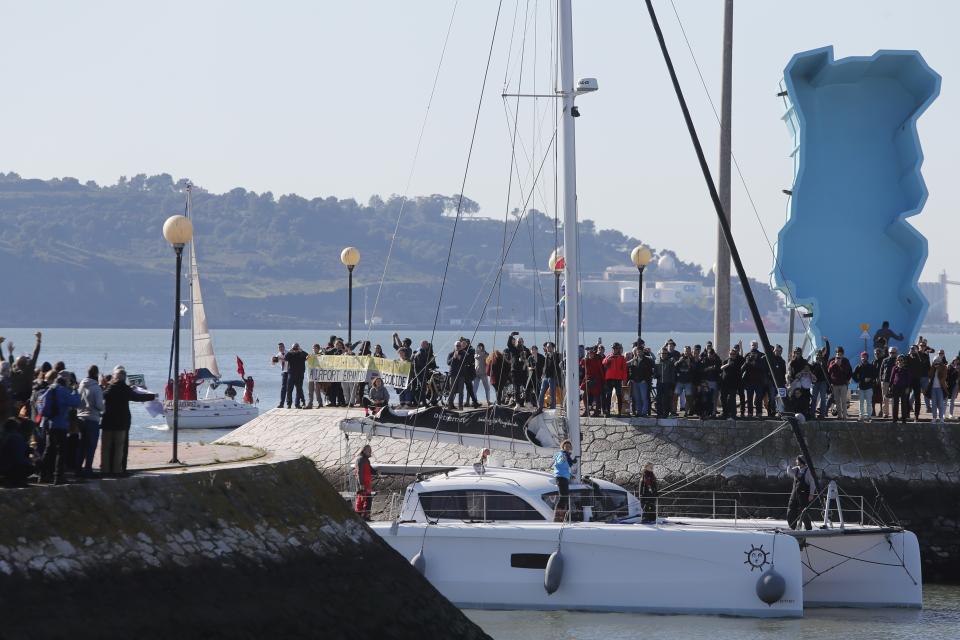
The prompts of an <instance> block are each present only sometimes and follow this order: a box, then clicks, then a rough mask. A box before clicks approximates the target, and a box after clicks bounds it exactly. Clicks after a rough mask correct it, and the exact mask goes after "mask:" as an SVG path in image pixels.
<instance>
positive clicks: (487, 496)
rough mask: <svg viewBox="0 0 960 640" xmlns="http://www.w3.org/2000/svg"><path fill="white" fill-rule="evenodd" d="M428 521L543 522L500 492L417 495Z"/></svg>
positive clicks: (522, 502)
mask: <svg viewBox="0 0 960 640" xmlns="http://www.w3.org/2000/svg"><path fill="white" fill-rule="evenodd" d="M420 506H421V507H423V512H424V513H425V514H427V517H428V518H447V519H451V520H543V519H544V518H543V516H542V515H541V514H540V512H539V511H537V510H536V509H534V508H533V506H532V505H530V504H529V503H528V502H527V501H526V500H524V499H523V498H520V497H519V496H515V495H512V494H509V493H505V492H503V491H489V490H485V491H478V490H467V491H464V490H457V489H454V490H450V491H426V492H423V493H421V494H420Z"/></svg>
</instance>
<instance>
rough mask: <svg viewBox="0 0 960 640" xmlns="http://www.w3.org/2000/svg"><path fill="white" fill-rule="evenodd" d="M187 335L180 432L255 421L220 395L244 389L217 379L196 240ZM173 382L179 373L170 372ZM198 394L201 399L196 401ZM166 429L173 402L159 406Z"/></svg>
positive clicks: (241, 405) (189, 210)
mask: <svg viewBox="0 0 960 640" xmlns="http://www.w3.org/2000/svg"><path fill="white" fill-rule="evenodd" d="M192 196H193V194H192V186H191V185H188V186H187V203H186V211H185V215H186V216H187V217H188V218H190V217H191V216H192V214H193V198H192ZM189 273H190V334H191V340H190V345H191V349H190V351H191V363H192V366H191V369H190V371H189V372H188V375H187V376H186V385H191V386H194V388H195V390H196V391H195V392H194V391H193V390H190V391H189V392H188V393H190V395H188V396H187V397H196V399H190V400H179V401H178V404H179V412H178V413H179V416H178V422H179V427H180V428H181V429H227V428H233V427H239V426H240V425H242V424H244V423H246V422H249V421H250V420H253V419H254V418H256V417H257V414H258V413H259V411H258V409H257V407H256V405H255V404H252V403H246V402H237V401H236V399H235V398H232V397H227V396H226V395H223V394H222V393H220V390H221V389H230V388H239V389H241V390H242V389H243V388H244V383H245V381H244V380H224V379H222V378H221V375H220V367H219V365H218V364H217V356H216V354H215V353H214V351H213V338H212V337H211V335H210V329H209V328H208V327H207V313H206V310H205V309H204V306H203V294H202V293H201V290H200V271H199V269H198V267H197V247H196V236H194V239H193V240H191V241H190V261H189ZM174 374H175V376H176V378H177V381H179V380H180V374H179V372H174ZM201 392H202V394H203V397H200V395H201ZM194 394H195V395H194ZM163 412H164V415H165V417H166V421H167V426H169V427H171V428H172V427H173V401H172V400H167V401H166V402H165V403H164V405H163Z"/></svg>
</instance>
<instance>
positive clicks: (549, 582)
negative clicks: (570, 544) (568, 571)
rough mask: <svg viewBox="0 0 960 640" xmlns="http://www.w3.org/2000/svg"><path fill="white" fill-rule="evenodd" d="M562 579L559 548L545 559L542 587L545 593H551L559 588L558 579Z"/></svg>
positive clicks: (561, 561)
mask: <svg viewBox="0 0 960 640" xmlns="http://www.w3.org/2000/svg"><path fill="white" fill-rule="evenodd" d="M562 579H563V556H562V555H561V554H560V549H557V550H556V551H554V552H553V553H551V554H550V557H549V558H548V559H547V567H546V569H544V570H543V588H544V589H545V590H546V592H547V595H552V594H553V592H554V591H556V590H557V589H559V588H560V581H561V580H562Z"/></svg>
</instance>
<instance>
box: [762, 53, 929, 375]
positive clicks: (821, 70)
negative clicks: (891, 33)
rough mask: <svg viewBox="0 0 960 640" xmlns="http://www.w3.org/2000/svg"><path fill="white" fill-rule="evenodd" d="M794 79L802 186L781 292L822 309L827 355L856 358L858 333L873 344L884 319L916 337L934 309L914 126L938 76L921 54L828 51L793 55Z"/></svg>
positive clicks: (817, 320) (797, 183)
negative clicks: (835, 350) (928, 292)
mask: <svg viewBox="0 0 960 640" xmlns="http://www.w3.org/2000/svg"><path fill="white" fill-rule="evenodd" d="M784 83H785V86H786V92H787V96H788V97H787V98H786V106H787V112H786V114H785V115H784V116H783V119H784V121H785V122H786V124H787V127H788V128H789V129H790V130H791V132H792V133H793V136H794V150H793V157H794V186H793V198H792V201H791V207H790V215H789V217H788V220H787V222H786V224H784V226H783V228H782V229H781V230H780V234H779V236H778V240H777V256H776V264H775V265H774V270H773V277H774V283H775V286H776V287H777V288H778V289H779V290H780V291H782V292H783V293H784V294H785V295H786V296H787V303H788V306H791V307H800V308H801V309H805V310H807V311H809V312H812V313H813V318H812V321H811V325H810V329H809V332H810V339H811V340H812V341H813V344H814V345H816V346H817V347H819V346H821V344H820V338H821V336H826V337H827V338H828V339H829V340H830V343H831V347H835V346H839V345H843V346H844V348H845V350H846V352H847V355H848V357H849V356H850V355H851V354H854V353H859V352H860V351H862V350H863V348H864V339H863V331H864V329H863V328H862V327H861V326H860V325H862V324H869V325H870V335H871V337H872V335H873V332H874V331H876V329H878V328H879V327H880V325H881V322H882V321H885V320H886V321H889V322H890V327H891V328H892V329H893V330H894V331H895V332H896V333H903V337H904V342H907V341H912V340H913V339H914V338H916V336H917V333H918V332H919V330H920V325H921V323H922V322H923V318H924V315H925V314H926V311H927V300H926V298H925V297H924V296H923V294H922V293H920V288H919V286H918V284H917V283H918V279H919V277H920V272H921V270H922V269H923V264H924V262H925V261H926V258H927V240H926V238H924V237H923V236H922V235H920V233H919V232H918V231H917V230H916V229H914V228H913V227H912V226H911V225H910V224H908V223H907V222H906V218H908V217H910V216H913V215H916V214H918V213H920V211H921V209H922V208H923V204H924V202H925V201H926V199H927V189H926V186H925V185H924V183H923V178H922V176H921V175H920V165H921V163H922V162H923V153H922V151H921V148H920V139H919V137H918V135H917V127H916V123H917V118H919V117H920V114H922V113H923V112H924V110H926V108H927V107H928V106H929V105H930V103H932V102H933V100H934V99H935V98H936V97H937V95H938V94H939V93H940V76H939V75H938V74H937V73H936V72H935V71H933V70H932V69H930V67H928V66H927V63H926V62H925V61H924V60H923V58H922V57H921V56H920V54H919V53H918V52H916V51H878V52H877V53H875V54H874V55H872V56H870V57H852V58H844V59H842V60H839V61H834V59H833V47H824V48H822V49H814V50H812V51H807V52H804V53H798V54H796V55H795V56H793V59H792V60H790V63H789V64H788V65H787V68H786V69H785V70H784ZM867 342H868V344H869V345H870V347H871V348H870V349H868V351H870V352H871V357H872V339H871V340H868V341H867ZM894 343H895V341H894ZM898 346H903V344H900V345H898ZM851 360H852V358H851Z"/></svg>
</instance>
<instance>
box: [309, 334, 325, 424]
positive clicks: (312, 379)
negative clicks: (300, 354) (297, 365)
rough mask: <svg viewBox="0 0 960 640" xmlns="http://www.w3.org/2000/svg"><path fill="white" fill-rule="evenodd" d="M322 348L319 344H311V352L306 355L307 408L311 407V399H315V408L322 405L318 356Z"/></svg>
mask: <svg viewBox="0 0 960 640" xmlns="http://www.w3.org/2000/svg"><path fill="white" fill-rule="evenodd" d="M322 355H323V350H322V349H321V348H320V344H319V343H317V344H315V345H313V353H311V354H310V355H309V356H307V409H313V399H314V397H316V399H317V408H318V409H319V408H321V407H323V392H322V391H321V389H320V384H321V382H320V379H319V375H320V356H322Z"/></svg>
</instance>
